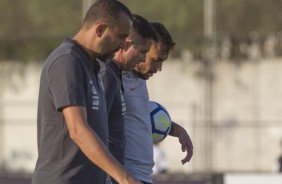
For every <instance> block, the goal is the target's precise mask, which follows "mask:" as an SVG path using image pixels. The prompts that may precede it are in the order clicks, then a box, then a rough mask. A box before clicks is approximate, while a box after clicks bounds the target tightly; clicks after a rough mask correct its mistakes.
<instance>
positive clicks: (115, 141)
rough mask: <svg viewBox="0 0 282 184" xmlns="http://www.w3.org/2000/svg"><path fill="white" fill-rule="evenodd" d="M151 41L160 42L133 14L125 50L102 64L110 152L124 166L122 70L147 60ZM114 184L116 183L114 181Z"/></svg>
mask: <svg viewBox="0 0 282 184" xmlns="http://www.w3.org/2000/svg"><path fill="white" fill-rule="evenodd" d="M152 39H157V36H156V34H155V32H154V29H153V28H152V26H151V25H150V23H149V22H148V21H147V20H146V19H144V18H143V17H141V16H139V15H133V23H132V28H131V31H130V34H129V36H128V37H127V38H126V41H125V48H121V49H120V50H119V51H117V52H116V53H115V56H114V58H113V59H112V60H111V61H110V62H108V63H107V64H104V63H101V70H100V73H99V74H100V76H101V78H102V80H103V84H104V87H105V94H106V100H107V112H108V116H109V121H108V123H109V149H110V152H111V153H112V154H113V156H114V157H115V158H116V159H117V160H118V161H119V162H120V163H121V164H123V163H124V144H125V139H124V114H125V111H126V107H125V103H124V97H123V85H122V80H121V77H122V73H121V72H122V70H123V71H132V70H133V68H134V67H135V66H136V65H137V64H138V63H140V62H142V61H145V59H146V53H147V52H148V51H149V49H150V47H151V44H152ZM114 183H115V181H114Z"/></svg>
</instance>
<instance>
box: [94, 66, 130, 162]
mask: <svg viewBox="0 0 282 184" xmlns="http://www.w3.org/2000/svg"><path fill="white" fill-rule="evenodd" d="M100 65H101V70H100V72H99V75H100V76H101V78H102V80H103V84H104V87H105V94H106V101H107V112H108V118H109V120H108V124H109V150H110V152H111V153H112V154H113V156H114V157H115V158H116V159H117V160H118V161H119V162H120V163H121V164H123V163H124V144H125V139H124V114H125V110H126V108H125V102H124V97H123V85H122V73H121V70H120V68H119V67H118V65H117V63H116V62H115V61H110V62H108V63H107V64H105V63H100Z"/></svg>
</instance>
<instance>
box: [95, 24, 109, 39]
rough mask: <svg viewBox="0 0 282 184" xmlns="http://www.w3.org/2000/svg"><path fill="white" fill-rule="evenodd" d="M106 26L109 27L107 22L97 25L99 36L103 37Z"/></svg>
mask: <svg viewBox="0 0 282 184" xmlns="http://www.w3.org/2000/svg"><path fill="white" fill-rule="evenodd" d="M106 28H107V25H105V24H99V25H97V27H96V35H97V36H98V37H101V36H102V35H103V33H104V31H105V30H106Z"/></svg>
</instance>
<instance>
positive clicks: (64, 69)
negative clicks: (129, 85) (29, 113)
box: [32, 39, 108, 184]
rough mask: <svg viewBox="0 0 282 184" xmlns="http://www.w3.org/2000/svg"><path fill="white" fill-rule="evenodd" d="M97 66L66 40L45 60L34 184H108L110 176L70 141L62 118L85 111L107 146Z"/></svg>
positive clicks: (88, 119)
mask: <svg viewBox="0 0 282 184" xmlns="http://www.w3.org/2000/svg"><path fill="white" fill-rule="evenodd" d="M97 67H99V65H98V64H97V63H96V64H95V62H94V61H92V60H91V58H90V56H89V54H88V53H87V52H86V51H85V50H84V49H83V48H82V47H81V46H80V45H79V44H78V43H77V42H75V41H74V40H71V39H65V40H64V42H63V43H62V44H61V45H60V46H59V47H58V48H57V49H55V50H54V51H53V52H52V53H51V54H50V56H49V57H48V58H47V60H46V62H45V65H44V67H43V70H42V73H41V79H40V89H39V102H38V117H37V125H38V128H37V131H38V132H37V134H38V160H37V163H36V168H35V172H34V175H33V178H32V184H51V183H52V184H89V183H97V184H100V183H101V184H104V183H105V180H106V173H104V172H103V171H102V170H101V169H100V168H98V167H97V166H96V165H94V164H93V163H92V162H91V161H90V160H89V159H88V158H87V157H86V156H85V155H84V154H83V152H82V151H81V150H80V149H79V147H78V146H77V144H76V143H75V142H74V141H73V140H72V139H71V138H70V135H69V132H68V129H67V125H66V122H65V119H64V116H63V113H62V108H63V107H66V106H82V107H85V108H86V111H87V122H88V124H89V126H90V127H91V128H92V129H93V131H95V132H96V134H97V135H98V136H99V137H100V139H101V140H102V141H103V142H104V144H105V145H106V146H107V142H108V126H107V113H106V102H105V94H104V91H103V86H102V83H101V80H100V79H99V77H98V76H97V74H95V73H94V71H95V70H97Z"/></svg>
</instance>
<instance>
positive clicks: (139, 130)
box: [122, 72, 154, 183]
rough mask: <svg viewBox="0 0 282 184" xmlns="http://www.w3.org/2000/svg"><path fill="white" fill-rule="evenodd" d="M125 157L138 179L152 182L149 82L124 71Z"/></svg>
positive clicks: (126, 165)
mask: <svg viewBox="0 0 282 184" xmlns="http://www.w3.org/2000/svg"><path fill="white" fill-rule="evenodd" d="M122 77H123V78H122V79H123V86H124V100H125V105H126V113H125V116H124V122H125V123H124V130H125V158H124V166H125V168H126V169H127V170H128V172H129V173H130V174H131V175H132V176H133V177H134V178H136V179H138V180H141V181H145V182H148V183H152V172H153V171H152V169H153V166H154V160H153V139H152V126H151V123H150V122H151V121H150V113H149V106H148V104H149V96H148V90H147V86H146V81H145V80H143V79H140V78H139V77H138V76H137V75H135V74H134V73H132V72H123V76H122Z"/></svg>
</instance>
